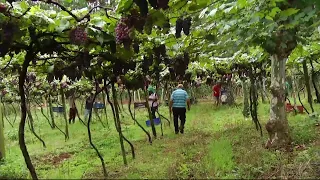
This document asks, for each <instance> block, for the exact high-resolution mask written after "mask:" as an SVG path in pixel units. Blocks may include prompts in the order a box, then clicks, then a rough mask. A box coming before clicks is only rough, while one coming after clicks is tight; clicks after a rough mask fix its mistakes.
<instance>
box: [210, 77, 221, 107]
mask: <svg viewBox="0 0 320 180" xmlns="http://www.w3.org/2000/svg"><path fill="white" fill-rule="evenodd" d="M212 91H213V97H214V99H215V101H216V105H217V106H219V102H220V94H221V83H220V82H217V84H215V85H214V86H213V87H212Z"/></svg>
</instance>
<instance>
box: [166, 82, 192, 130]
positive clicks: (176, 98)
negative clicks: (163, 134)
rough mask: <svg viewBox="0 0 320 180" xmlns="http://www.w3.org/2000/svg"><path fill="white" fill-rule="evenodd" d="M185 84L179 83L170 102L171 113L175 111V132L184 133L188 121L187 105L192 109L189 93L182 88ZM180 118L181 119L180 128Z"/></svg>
mask: <svg viewBox="0 0 320 180" xmlns="http://www.w3.org/2000/svg"><path fill="white" fill-rule="evenodd" d="M182 88H183V85H182V84H179V85H178V87H177V90H175V91H173V92H172V94H171V99H170V103H169V108H170V113H171V112H173V122H174V130H175V133H176V134H178V133H179V130H180V133H181V134H183V133H184V124H185V122H186V106H187V107H188V110H189V111H190V99H189V96H188V93H187V92H186V91H185V90H183V89H182ZM178 118H179V119H180V121H181V123H180V128H179V122H178Z"/></svg>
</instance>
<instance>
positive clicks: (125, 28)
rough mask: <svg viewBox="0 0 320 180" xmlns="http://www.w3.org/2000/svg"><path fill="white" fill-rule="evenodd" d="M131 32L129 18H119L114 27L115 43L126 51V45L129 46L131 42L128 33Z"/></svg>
mask: <svg viewBox="0 0 320 180" xmlns="http://www.w3.org/2000/svg"><path fill="white" fill-rule="evenodd" d="M132 30H133V28H132V25H131V23H130V17H123V18H121V19H120V21H119V23H118V25H117V27H116V41H117V43H118V44H123V45H124V46H125V48H126V49H128V47H127V45H128V43H129V45H130V44H131V41H132V40H131V38H130V33H131V31H132ZM129 48H130V47H129Z"/></svg>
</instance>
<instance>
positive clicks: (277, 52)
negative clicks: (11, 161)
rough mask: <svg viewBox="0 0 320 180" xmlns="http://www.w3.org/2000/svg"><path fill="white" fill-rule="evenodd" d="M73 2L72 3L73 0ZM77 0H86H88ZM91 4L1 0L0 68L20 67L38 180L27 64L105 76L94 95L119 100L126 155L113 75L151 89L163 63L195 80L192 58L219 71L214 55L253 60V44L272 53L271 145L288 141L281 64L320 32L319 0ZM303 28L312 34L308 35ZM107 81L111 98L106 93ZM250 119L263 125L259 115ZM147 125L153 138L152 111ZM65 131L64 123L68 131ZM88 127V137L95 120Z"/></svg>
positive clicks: (57, 74) (51, 71)
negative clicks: (190, 70) (150, 82)
mask: <svg viewBox="0 0 320 180" xmlns="http://www.w3.org/2000/svg"><path fill="white" fill-rule="evenodd" d="M68 3H69V4H72V0H69V1H68V2H67V4H68ZM77 3H79V6H80V4H82V5H83V1H77ZM84 4H85V3H84ZM93 5H95V6H94V7H91V8H90V9H88V8H82V9H81V8H79V9H75V10H70V9H69V8H67V5H62V4H61V3H59V1H54V0H39V1H36V3H35V2H30V1H17V2H16V1H14V0H11V1H7V2H6V3H2V4H1V5H0V24H1V44H0V57H1V61H0V62H1V65H3V66H2V67H1V70H2V71H7V72H10V73H16V72H14V71H17V72H18V74H19V84H18V89H19V95H20V104H21V112H22V113H21V121H20V125H19V145H20V148H21V151H22V153H23V156H24V158H25V161H26V164H27V167H28V169H29V171H30V174H31V176H32V178H33V179H37V174H36V171H35V169H34V167H33V165H32V163H31V159H30V156H29V154H28V151H27V147H26V145H25V141H24V129H25V122H26V117H27V110H28V108H27V100H26V92H27V89H26V87H25V82H26V79H27V77H28V76H27V73H28V69H31V68H32V69H33V70H35V71H37V72H42V73H44V72H43V69H47V72H45V73H44V74H46V76H47V79H48V81H49V82H52V81H53V80H54V79H55V78H56V79H59V80H62V77H63V75H67V76H68V77H70V79H72V80H76V79H79V78H81V77H87V78H88V79H89V80H92V81H93V80H94V82H99V81H101V82H102V80H104V83H103V84H104V85H103V87H102V89H99V88H101V87H98V86H97V85H96V84H95V85H94V86H95V87H96V88H95V89H96V94H95V96H97V95H98V94H99V93H100V92H103V90H104V91H105V92H106V95H107V96H108V100H109V103H110V105H111V104H113V108H112V109H113V111H114V119H115V126H116V128H117V130H118V132H119V138H120V142H121V146H122V153H123V157H124V163H125V164H126V158H125V152H124V149H123V140H125V141H126V142H128V143H129V144H130V145H132V144H131V143H130V141H128V140H127V139H126V138H125V137H124V136H123V135H122V133H121V126H120V124H119V121H120V120H119V110H120V108H119V106H118V102H117V100H116V99H117V95H116V91H115V84H121V83H123V84H124V85H125V86H126V87H127V88H128V89H144V90H145V88H146V85H148V79H147V78H146V76H147V75H149V76H150V77H152V78H153V79H156V80H161V78H160V72H163V71H168V73H169V74H170V78H171V81H176V80H178V81H183V80H186V81H188V82H189V81H190V78H186V76H188V77H189V76H190V74H189V73H187V74H186V73H185V72H186V70H187V69H188V65H189V62H193V61H199V62H200V63H201V66H203V67H205V68H206V69H210V70H212V71H218V69H217V68H215V67H216V64H219V60H217V59H227V60H228V61H235V60H237V59H238V60H239V59H240V60H241V61H248V59H250V58H247V59H246V58H244V59H243V58H241V57H240V56H241V54H243V53H246V52H247V51H248V49H255V50H256V51H260V52H261V53H262V54H264V55H266V56H268V57H270V58H271V94H272V97H271V111H272V113H271V115H270V121H269V123H268V124H267V126H266V129H267V131H268V133H269V140H268V142H267V146H268V147H269V146H270V147H271V146H284V144H287V143H288V142H289V139H290V138H289V134H288V124H287V120H286V117H285V112H284V101H285V99H284V84H283V83H282V82H283V80H284V78H285V63H286V60H287V59H288V57H290V55H291V54H292V52H295V51H297V49H298V48H300V49H301V46H303V45H306V41H305V40H304V37H306V36H311V35H312V34H319V33H318V32H317V26H319V25H320V23H319V22H320V21H319V18H318V13H317V12H318V10H317V8H319V1H316V0H309V1H307V0H301V1H297V0H233V1H224V0H211V1H206V0H184V1H181V0H170V1H169V0H148V1H146V0H120V1H119V2H118V5H117V9H116V10H114V9H112V8H110V7H107V5H105V4H103V3H96V4H94V3H93ZM52 7H54V8H52ZM74 7H76V6H74ZM190 26H191V28H190ZM306 29H308V30H309V31H310V32H312V33H310V34H311V35H310V34H309V35H306V34H304V31H305V30H306ZM182 31H183V33H184V34H185V35H182V33H181V32H182ZM314 36H318V35H314ZM297 44H298V46H297ZM299 45H300V46H299ZM258 59H259V58H258ZM244 63H246V62H244ZM52 67H53V68H52ZM226 69H229V68H227V67H225V70H226ZM229 70H230V69H229ZM127 74H132V75H133V76H127ZM217 74H219V73H217ZM117 77H120V79H121V81H122V82H121V81H120V80H118V79H117ZM170 78H169V79H165V78H163V79H162V80H164V81H165V80H170ZM250 79H251V80H253V77H251V78H250ZM100 84H102V83H100ZM109 85H111V90H112V96H113V103H112V102H111V101H110V98H109V96H110V95H109V90H110V86H109ZM253 85H254V84H253ZM129 87H130V88H129ZM62 92H63V91H62ZM128 92H129V93H130V91H128ZM254 96H255V95H254ZM49 98H50V95H49ZM255 107H256V106H255ZM149 116H150V117H151V114H150V112H149ZM254 116H255V117H256V116H257V115H256V114H255V115H254ZM90 118H91V115H90ZM90 118H89V123H90ZM150 119H152V118H150ZM253 119H254V121H255V123H256V124H258V122H257V118H253ZM52 122H54V120H52ZM51 125H52V126H54V124H51ZM151 125H152V134H153V136H154V137H156V136H157V134H156V131H155V128H154V122H153V121H152V120H151ZM260 130H261V128H260ZM67 131H68V128H67V124H66V131H65V132H64V133H66V134H65V135H66V137H67V136H68V133H67ZM144 131H145V130H144ZM145 132H146V131H145ZM88 133H89V136H90V124H89V125H88ZM146 134H148V133H147V132H146ZM148 136H149V139H150V135H149V134H148ZM150 142H151V140H150ZM90 144H91V145H92V147H93V148H94V149H95V150H96V152H97V154H98V155H99V157H100V159H101V162H102V164H103V172H104V175H105V176H107V172H106V168H105V167H104V162H103V158H102V156H101V154H100V153H99V151H98V150H97V149H96V148H95V146H94V144H93V143H92V142H91V139H90ZM132 150H133V148H132ZM133 152H134V151H133ZM133 155H134V153H133Z"/></svg>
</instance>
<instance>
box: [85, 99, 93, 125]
mask: <svg viewBox="0 0 320 180" xmlns="http://www.w3.org/2000/svg"><path fill="white" fill-rule="evenodd" d="M93 98H94V97H93V93H91V94H90V96H89V97H88V98H87V99H86V108H85V111H84V119H85V120H86V121H87V119H88V117H89V115H90V113H91V110H92V107H93Z"/></svg>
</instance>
